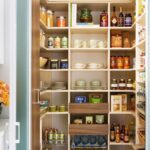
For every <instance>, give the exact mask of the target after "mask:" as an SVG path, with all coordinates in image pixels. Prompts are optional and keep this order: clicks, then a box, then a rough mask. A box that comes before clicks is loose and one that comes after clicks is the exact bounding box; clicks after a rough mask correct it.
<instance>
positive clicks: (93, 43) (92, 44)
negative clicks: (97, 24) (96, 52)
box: [89, 40, 96, 48]
mask: <svg viewBox="0 0 150 150" xmlns="http://www.w3.org/2000/svg"><path fill="white" fill-rule="evenodd" d="M89 44H90V48H95V47H96V46H95V40H90V43H89Z"/></svg>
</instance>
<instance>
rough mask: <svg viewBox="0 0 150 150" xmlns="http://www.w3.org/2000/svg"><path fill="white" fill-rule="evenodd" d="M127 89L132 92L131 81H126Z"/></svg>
mask: <svg viewBox="0 0 150 150" xmlns="http://www.w3.org/2000/svg"><path fill="white" fill-rule="evenodd" d="M127 89H128V90H132V89H133V81H132V79H128V81H127Z"/></svg>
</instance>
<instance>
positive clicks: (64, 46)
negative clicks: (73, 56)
mask: <svg viewBox="0 0 150 150" xmlns="http://www.w3.org/2000/svg"><path fill="white" fill-rule="evenodd" d="M61 47H62V48H67V47H68V38H67V37H65V36H64V37H63V38H62V40H61Z"/></svg>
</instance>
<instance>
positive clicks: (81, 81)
mask: <svg viewBox="0 0 150 150" xmlns="http://www.w3.org/2000/svg"><path fill="white" fill-rule="evenodd" d="M76 86H78V87H85V86H86V81H84V80H77V81H76Z"/></svg>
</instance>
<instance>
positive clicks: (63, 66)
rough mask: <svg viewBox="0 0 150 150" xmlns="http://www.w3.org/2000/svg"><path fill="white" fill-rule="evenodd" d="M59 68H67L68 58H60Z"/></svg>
mask: <svg viewBox="0 0 150 150" xmlns="http://www.w3.org/2000/svg"><path fill="white" fill-rule="evenodd" d="M60 69H68V59H61V60H60Z"/></svg>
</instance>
